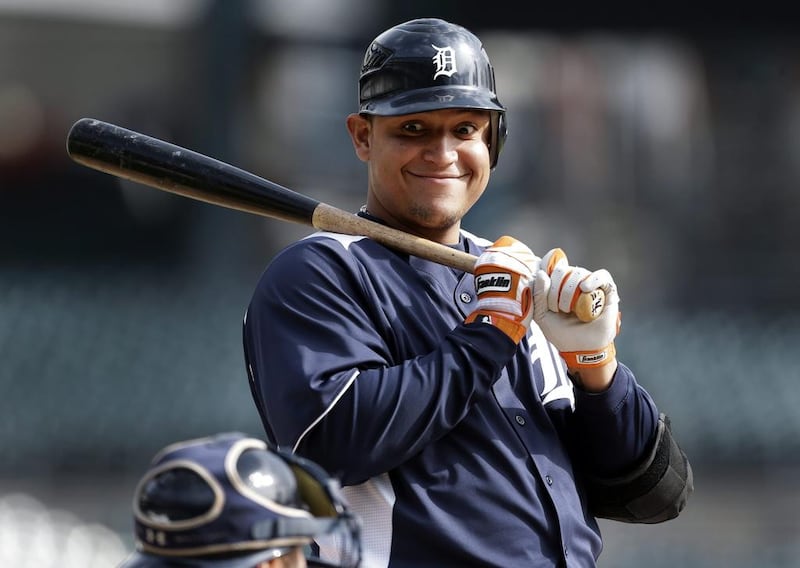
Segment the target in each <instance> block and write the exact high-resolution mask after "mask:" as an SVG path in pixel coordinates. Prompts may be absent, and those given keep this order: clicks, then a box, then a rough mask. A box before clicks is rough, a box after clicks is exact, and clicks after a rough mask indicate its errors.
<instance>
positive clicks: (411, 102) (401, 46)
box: [358, 18, 506, 168]
mask: <svg viewBox="0 0 800 568" xmlns="http://www.w3.org/2000/svg"><path fill="white" fill-rule="evenodd" d="M358 87H359V90H358V103H359V112H361V113H365V114H376V115H383V116H396V115H402V114H411V113H415V112H425V111H429V110H438V109H444V108H471V109H483V110H489V111H493V112H492V113H491V115H492V131H491V137H490V141H489V152H490V156H491V166H492V168H494V167H495V166H496V165H497V157H498V155H499V154H500V150H501V149H502V147H503V143H504V142H505V138H506V122H505V112H506V109H505V107H504V106H503V105H502V104H500V101H499V100H498V98H497V94H496V93H495V82H494V69H493V68H492V65H491V63H489V57H488V56H487V54H486V50H485V49H484V48H483V44H482V43H481V41H480V40H479V39H478V38H477V37H476V36H475V35H474V34H473V33H472V32H470V31H469V30H467V29H466V28H463V27H461V26H459V25H456V24H451V23H450V22H446V21H444V20H440V19H438V18H420V19H416V20H410V21H408V22H405V23H402V24H398V25H396V26H394V27H393V28H389V29H388V30H386V31H385V32H383V33H382V34H380V35H379V36H378V37H376V38H375V39H374V40H373V42H372V43H371V44H370V46H369V47H368V48H367V51H366V53H365V54H364V61H363V63H362V65H361V74H360V77H359V80H358Z"/></svg>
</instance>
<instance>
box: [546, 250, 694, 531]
mask: <svg viewBox="0 0 800 568" xmlns="http://www.w3.org/2000/svg"><path fill="white" fill-rule="evenodd" d="M541 268H542V269H541V270H540V271H539V272H538V273H537V277H536V280H535V283H534V303H535V308H534V321H536V322H537V324H538V325H539V326H540V327H541V328H542V331H543V333H544V334H545V337H547V339H548V340H549V341H550V342H551V343H553V344H554V345H555V346H556V347H557V348H558V350H559V352H560V353H561V355H562V357H563V359H564V361H565V363H566V365H567V367H568V373H569V375H570V377H571V378H572V379H573V382H575V384H576V386H577V389H576V402H575V412H574V414H573V416H572V417H571V418H570V425H571V430H572V432H571V434H572V436H571V438H572V440H573V442H572V444H571V449H572V451H573V453H574V454H575V459H576V462H577V463H578V464H579V468H580V470H581V471H583V473H584V474H585V475H586V477H587V478H588V480H589V483H588V487H589V499H590V502H591V505H592V511H593V513H594V514H595V515H596V516H598V517H604V518H611V519H615V520H620V521H627V522H636V523H655V522H661V521H664V520H668V519H671V518H673V517H675V516H676V515H677V514H678V513H679V512H680V511H681V510H682V509H683V507H684V506H685V504H686V500H687V499H688V496H689V495H690V494H691V492H692V491H693V481H692V471H691V467H690V465H689V462H688V459H687V458H686V455H685V454H684V452H683V451H682V450H681V448H680V447H679V446H678V444H677V442H676V441H675V439H674V438H673V436H672V431H671V429H670V428H669V420H668V418H667V417H666V416H665V415H663V414H659V412H658V409H657V407H656V405H655V403H654V402H653V400H652V399H651V397H650V395H649V394H648V393H647V392H646V391H645V390H644V389H643V388H642V387H641V386H639V385H638V384H637V383H636V380H635V378H634V376H633V374H632V373H631V372H630V370H629V369H628V368H627V367H625V366H624V365H622V364H620V363H618V361H617V358H616V349H615V347H614V340H615V338H616V336H617V334H618V332H619V329H620V313H619V294H618V291H617V287H616V284H615V283H614V280H613V278H612V277H611V275H610V274H609V273H608V271H606V270H598V271H595V272H589V271H588V270H586V269H584V268H580V267H574V266H570V265H569V263H568V262H567V259H566V255H565V254H564V253H563V251H561V250H560V249H554V250H553V251H550V252H549V253H547V254H546V255H545V256H544V257H543V259H542V266H541ZM598 288H600V289H602V290H603V291H604V292H605V294H606V306H605V308H604V311H603V314H602V315H601V316H600V317H599V318H598V319H597V320H595V321H593V322H590V323H584V322H580V321H578V320H577V318H576V317H575V316H574V315H572V314H571V313H570V312H571V311H572V309H571V308H572V305H573V304H574V302H575V301H576V299H577V297H578V295H580V294H581V293H583V292H591V291H593V290H595V289H598Z"/></svg>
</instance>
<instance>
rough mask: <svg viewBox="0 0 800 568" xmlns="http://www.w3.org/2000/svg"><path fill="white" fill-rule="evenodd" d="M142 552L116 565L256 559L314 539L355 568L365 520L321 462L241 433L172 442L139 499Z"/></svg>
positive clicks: (214, 566)
mask: <svg viewBox="0 0 800 568" xmlns="http://www.w3.org/2000/svg"><path fill="white" fill-rule="evenodd" d="M133 517H134V529H135V537H136V548H137V550H136V552H134V553H133V554H132V555H131V556H130V557H129V558H128V559H126V560H125V561H124V562H123V563H122V564H121V565H120V567H119V568H167V567H185V568H252V567H254V566H256V565H257V564H258V563H259V562H263V561H266V560H271V559H273V558H277V557H279V556H282V555H284V554H286V553H288V552H289V551H291V550H292V548H293V547H297V546H301V547H307V550H308V551H310V550H312V540H313V539H315V538H320V537H322V538H325V539H326V540H327V541H328V542H329V543H333V544H335V545H336V547H337V549H338V551H339V554H340V559H339V561H338V563H337V564H333V563H329V562H325V561H322V560H320V559H319V558H316V557H313V556H311V557H308V564H309V566H341V567H346V568H354V567H355V566H357V565H358V562H359V560H360V525H359V522H358V520H357V519H356V518H355V517H354V516H353V515H352V514H351V513H350V512H349V511H348V509H347V507H346V505H345V503H344V500H343V498H342V497H341V494H340V486H339V483H338V481H336V480H335V479H334V478H332V477H330V476H328V475H327V474H326V473H325V472H324V471H323V470H322V469H321V468H320V467H319V466H317V465H316V464H314V463H313V462H310V461H308V460H304V459H302V458H299V457H297V456H293V455H291V454H288V453H285V452H283V451H278V450H271V449H269V448H268V447H267V445H266V444H265V443H264V442H263V441H261V440H258V439H255V438H250V437H247V436H245V435H244V434H241V433H239V432H230V433H224V434H218V435H216V436H212V437H208V438H200V439H196V440H188V441H185V442H179V443H176V444H172V445H170V446H167V447H166V448H164V449H163V450H161V451H160V452H159V453H158V454H156V456H155V457H154V458H153V460H152V462H151V466H150V469H149V470H148V471H147V473H145V475H144V476H143V477H142V478H141V480H140V481H139V484H138V485H137V487H136V490H135V493H134V499H133Z"/></svg>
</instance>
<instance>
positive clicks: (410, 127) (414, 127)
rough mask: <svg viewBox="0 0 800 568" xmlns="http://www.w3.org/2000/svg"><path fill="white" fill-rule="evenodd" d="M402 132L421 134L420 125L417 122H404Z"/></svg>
mask: <svg viewBox="0 0 800 568" xmlns="http://www.w3.org/2000/svg"><path fill="white" fill-rule="evenodd" d="M403 130H405V131H406V132H414V133H416V132H422V125H421V124H420V123H419V122H406V123H405V124H403Z"/></svg>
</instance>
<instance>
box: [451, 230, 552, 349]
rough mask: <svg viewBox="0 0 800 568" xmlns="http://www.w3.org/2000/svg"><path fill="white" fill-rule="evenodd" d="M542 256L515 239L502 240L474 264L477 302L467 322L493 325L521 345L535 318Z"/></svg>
mask: <svg viewBox="0 0 800 568" xmlns="http://www.w3.org/2000/svg"><path fill="white" fill-rule="evenodd" d="M539 261H540V259H539V257H538V256H536V255H535V254H533V252H532V251H531V249H529V248H528V247H527V246H525V245H524V244H523V243H521V242H520V241H518V240H517V239H515V238H513V237H508V236H504V237H500V238H499V239H497V241H495V243H494V244H493V245H492V246H490V247H489V248H487V249H486V250H485V251H484V252H483V254H482V255H480V256H479V257H478V260H477V261H476V262H475V268H474V270H473V274H474V275H475V292H476V293H477V295H478V302H477V304H476V306H475V311H473V312H472V313H471V314H470V315H469V316H467V319H466V320H465V322H466V323H472V322H474V321H478V322H483V323H488V324H491V325H493V326H495V327H497V328H498V329H500V330H501V331H502V332H503V333H505V334H506V335H508V337H510V338H511V340H512V341H513V342H514V343H519V341H520V339H522V338H523V337H524V336H525V334H526V333H527V332H528V328H529V327H530V325H531V320H532V318H533V294H532V284H533V278H534V275H535V274H536V271H537V270H538V269H539Z"/></svg>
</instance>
